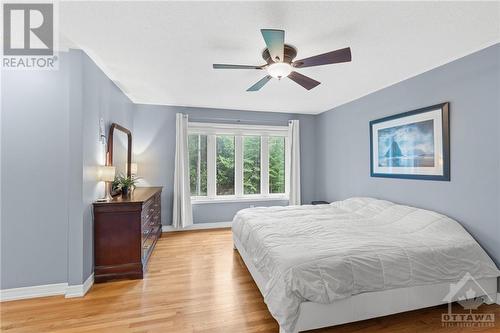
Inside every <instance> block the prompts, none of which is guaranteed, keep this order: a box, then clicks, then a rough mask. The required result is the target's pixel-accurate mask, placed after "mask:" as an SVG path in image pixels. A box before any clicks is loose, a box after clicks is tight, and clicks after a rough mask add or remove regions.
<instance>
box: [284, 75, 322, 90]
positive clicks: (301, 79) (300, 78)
mask: <svg viewBox="0 0 500 333" xmlns="http://www.w3.org/2000/svg"><path fill="white" fill-rule="evenodd" d="M288 77H289V78H290V79H291V80H293V81H295V82H297V83H298V84H300V85H301V86H302V87H304V88H306V89H307V90H311V89H312V88H314V87H316V86H317V85H318V84H320V83H321V82H319V81H316V80H313V79H311V78H310V77H308V76H305V75H302V74H300V73H297V72H291V73H290V75H288Z"/></svg>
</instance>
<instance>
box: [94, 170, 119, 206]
mask: <svg viewBox="0 0 500 333" xmlns="http://www.w3.org/2000/svg"><path fill="white" fill-rule="evenodd" d="M115 173H116V169H115V167H114V166H104V165H102V166H99V167H98V168H97V179H98V180H99V181H101V182H106V184H105V188H106V195H105V196H104V198H102V199H99V200H98V201H111V200H112V199H113V198H112V197H111V195H110V194H109V193H110V189H109V187H110V183H111V182H113V181H114V180H115Z"/></svg>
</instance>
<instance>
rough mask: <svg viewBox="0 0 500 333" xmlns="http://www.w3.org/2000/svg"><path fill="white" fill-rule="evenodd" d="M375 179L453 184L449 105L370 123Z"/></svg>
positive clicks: (371, 153) (372, 165) (372, 163)
mask: <svg viewBox="0 0 500 333" xmlns="http://www.w3.org/2000/svg"><path fill="white" fill-rule="evenodd" d="M370 159H371V168H370V171H371V172H370V174H371V176H372V177H388V178H408V179H425V180H442V181H449V180H450V115H449V103H442V104H438V105H433V106H429V107H426V108H422V109H418V110H413V111H409V112H405V113H401V114H397V115H393V116H389V117H385V118H381V119H377V120H372V121H371V122H370Z"/></svg>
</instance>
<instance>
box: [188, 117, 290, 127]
mask: <svg viewBox="0 0 500 333" xmlns="http://www.w3.org/2000/svg"><path fill="white" fill-rule="evenodd" d="M188 119H189V121H192V122H200V123H201V122H213V121H220V122H231V123H245V124H251V123H253V124H258V125H262V124H273V125H276V124H279V123H283V121H280V120H278V121H270V120H250V119H234V118H198V117H193V118H191V117H188ZM286 122H287V123H289V122H290V120H286Z"/></svg>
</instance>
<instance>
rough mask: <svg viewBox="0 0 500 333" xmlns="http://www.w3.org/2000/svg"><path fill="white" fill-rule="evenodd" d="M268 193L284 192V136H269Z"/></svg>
mask: <svg viewBox="0 0 500 333" xmlns="http://www.w3.org/2000/svg"><path fill="white" fill-rule="evenodd" d="M269 193H285V137H283V136H273V137H270V138H269Z"/></svg>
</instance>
